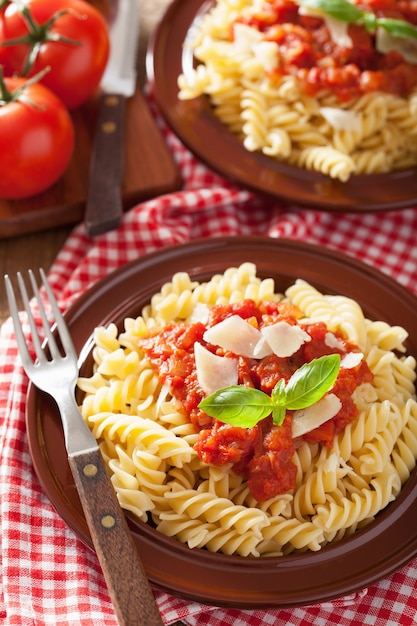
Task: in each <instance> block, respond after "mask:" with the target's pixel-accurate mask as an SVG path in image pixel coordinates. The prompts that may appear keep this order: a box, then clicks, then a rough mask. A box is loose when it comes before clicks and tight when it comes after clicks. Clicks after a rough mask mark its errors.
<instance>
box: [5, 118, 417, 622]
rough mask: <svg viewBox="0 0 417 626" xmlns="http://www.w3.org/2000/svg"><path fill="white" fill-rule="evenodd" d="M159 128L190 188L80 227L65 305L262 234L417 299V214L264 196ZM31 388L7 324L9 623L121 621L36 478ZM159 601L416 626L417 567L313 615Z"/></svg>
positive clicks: (66, 267) (255, 618) (164, 605)
mask: <svg viewBox="0 0 417 626" xmlns="http://www.w3.org/2000/svg"><path fill="white" fill-rule="evenodd" d="M159 123H160V125H161V129H162V132H163V133H164V134H165V138H166V141H167V143H168V144H169V146H170V148H171V150H172V151H173V153H174V155H175V157H176V159H177V161H178V163H179V166H180V168H181V171H182V174H183V177H184V181H185V182H184V189H183V190H182V191H181V192H178V193H172V194H169V195H166V196H164V197H162V198H157V199H155V200H151V201H148V202H145V203H143V204H142V205H140V206H137V207H135V208H134V209H133V210H131V211H129V212H128V213H127V214H126V215H125V218H124V221H123V224H122V225H121V226H120V228H119V229H118V230H116V231H113V232H111V233H108V234H106V235H103V236H101V237H99V238H97V239H96V240H92V239H89V238H88V237H87V236H86V234H85V230H84V226H83V225H79V226H77V227H76V228H75V229H74V231H73V232H72V234H71V235H70V236H69V239H68V241H67V242H66V244H65V245H64V247H63V249H62V250H61V252H60V254H59V255H58V258H57V259H56V261H55V263H54V265H53V267H52V268H51V270H50V272H49V278H50V281H51V284H52V287H53V289H54V291H55V293H56V294H57V297H58V300H59V304H60V306H61V307H62V309H66V308H67V307H68V306H69V305H70V304H72V303H73V302H74V301H75V300H76V299H77V298H78V297H79V296H80V294H82V293H83V292H84V291H85V290H86V289H88V288H89V287H91V285H93V284H94V283H95V282H96V281H97V280H99V279H100V278H103V277H104V276H106V275H107V274H109V272H111V271H112V270H114V269H116V268H117V267H120V266H121V265H123V264H124V263H127V262H128V261H131V260H133V259H137V258H138V257H141V256H142V255H144V254H146V253H148V252H151V251H154V250H157V249H160V248H162V247H164V246H167V245H171V244H179V243H184V242H187V241H190V240H192V239H195V238H197V237H217V236H221V235H248V234H263V235H269V236H271V237H275V238H280V237H281V238H283V237H284V238H291V239H295V240H300V241H306V242H311V243H315V244H318V245H320V246H326V247H328V248H333V249H336V250H339V251H342V252H344V253H346V254H348V255H350V256H353V257H356V258H359V259H362V260H363V261H364V262H365V263H369V264H370V265H373V266H374V267H377V268H379V269H380V270H381V271H383V272H385V273H387V274H390V275H391V276H392V277H394V278H395V279H396V280H397V281H399V282H400V283H402V284H403V285H405V287H407V288H408V289H410V290H411V291H414V292H415V293H417V245H416V234H417V209H415V208H410V209H407V210H402V211H396V212H392V213H390V212H388V213H381V214H378V213H372V214H366V215H362V214H360V215H359V214H358V215H356V214H347V215H341V214H335V213H329V212H320V211H316V210H305V209H299V208H297V207H288V206H285V205H284V204H282V203H280V202H278V201H273V200H268V201H265V200H261V199H260V198H258V197H256V196H255V195H253V194H252V193H249V192H248V191H245V190H241V189H237V188H235V187H233V186H232V185H231V184H230V183H228V182H226V181H225V180H223V179H222V178H221V177H219V176H218V175H216V174H214V173H213V172H212V171H210V170H208V169H207V168H206V167H205V166H203V165H202V164H201V163H199V162H197V160H196V159H195V158H194V157H193V156H192V155H191V154H190V153H189V152H188V151H187V150H186V149H185V148H184V147H183V146H182V145H181V144H180V142H179V141H178V139H177V138H176V137H175V136H173V135H172V133H170V132H169V131H168V129H167V128H166V127H165V126H164V124H163V122H162V120H159ZM27 382H28V381H27V379H26V377H25V375H24V373H23V371H22V368H21V365H20V361H19V359H18V356H17V348H16V343H15V340H14V335H13V330H12V324H11V321H10V320H8V321H6V323H5V324H4V325H3V327H2V329H1V339H0V459H1V462H0V497H1V500H0V505H1V509H0V526H1V528H0V537H1V546H2V553H1V562H0V569H1V578H0V583H1V582H2V588H1V589H0V623H1V624H3V625H4V626H12V625H13V626H35V625H36V626H44V625H45V626H46V625H51V626H52V625H53V626H58V625H62V624H65V625H68V626H80V625H81V626H116V625H117V622H116V618H115V616H114V612H113V608H112V605H111V602H110V598H109V595H108V592H107V588H106V585H105V581H104V578H103V575H102V573H101V570H100V566H99V564H98V560H97V558H96V556H95V554H94V553H93V552H92V551H90V550H89V549H87V548H86V547H85V546H84V545H83V544H82V543H81V541H80V540H79V539H78V538H77V537H76V536H75V535H74V534H73V532H72V531H71V530H70V529H69V528H68V527H67V526H66V524H65V523H64V521H63V520H62V519H61V518H60V517H59V516H58V515H57V513H56V512H55V510H54V508H53V506H52V504H51V503H50V502H49V500H48V498H47V497H46V496H45V495H44V494H43V493H42V490H41V488H40V486H39V483H38V481H37V479H36V477H35V475H34V471H33V467H32V464H31V459H30V455H29V451H28V442H27V437H26V434H25V424H24V412H25V395H26V390H27ZM416 523H417V520H416ZM178 575H179V576H180V575H181V573H180V572H179V573H178ZM155 595H156V598H157V601H158V605H159V609H160V611H161V614H162V616H163V619H164V622H165V623H166V624H174V623H175V622H176V621H177V620H182V622H184V623H185V624H187V625H189V626H203V625H206V624H209V625H210V626H226V625H229V624H230V625H233V626H239V625H240V626H243V625H249V626H260V625H261V624H274V625H278V626H284V625H293V626H301V625H308V624H312V625H313V624H314V625H315V626H317V625H324V624H326V625H330V626H332V625H336V624H337V625H339V626H359V625H363V624H366V625H371V626H372V625H378V626H382V625H383V624H400V623H401V624H403V625H404V626H407V625H410V626H411V624H415V623H416V622H417V561H414V562H411V563H410V564H408V565H407V566H405V567H403V568H402V569H401V570H400V571H398V572H396V573H395V574H393V575H392V576H390V577H389V578H386V579H384V580H382V581H380V582H379V583H378V584H376V585H374V586H372V587H369V588H368V589H364V590H363V591H362V592H360V593H357V594H354V595H352V596H349V597H345V598H340V599H338V600H335V601H333V602H327V603H324V604H316V605H314V606H308V607H304V608H294V609H285V610H268V611H261V610H256V611H249V610H238V609H236V610H232V609H222V608H216V607H209V606H206V605H204V604H198V603H194V602H188V601H186V600H183V599H180V598H177V597H175V596H173V595H172V596H171V595H169V594H167V593H163V592H161V591H159V590H156V589H155ZM144 626H146V625H144Z"/></svg>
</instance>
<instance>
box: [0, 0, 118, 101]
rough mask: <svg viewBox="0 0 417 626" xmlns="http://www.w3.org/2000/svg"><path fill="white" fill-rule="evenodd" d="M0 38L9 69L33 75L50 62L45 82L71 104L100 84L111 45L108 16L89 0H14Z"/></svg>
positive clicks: (5, 12) (7, 9)
mask: <svg viewBox="0 0 417 626" xmlns="http://www.w3.org/2000/svg"><path fill="white" fill-rule="evenodd" d="M0 41H1V46H2V47H3V48H4V50H3V51H2V55H1V56H2V57H3V59H4V62H5V68H6V70H8V69H9V68H11V69H12V71H13V73H15V74H17V75H20V76H27V77H30V76H34V75H35V74H37V73H38V72H40V71H41V70H43V69H44V68H45V67H49V68H50V71H49V72H48V73H47V74H46V75H45V77H44V78H43V79H42V82H43V84H44V85H46V86H47V87H49V88H50V89H51V90H52V91H53V92H54V93H55V94H56V95H57V96H58V97H59V98H61V100H62V101H63V103H64V104H65V106H66V107H67V108H70V109H71V108H74V107H77V106H79V105H80V104H82V103H83V102H85V101H86V100H88V99H89V98H90V96H91V95H92V94H93V93H94V91H95V90H96V89H97V86H98V85H99V83H100V80H101V77H102V75H103V73H104V70H105V67H106V64H107V59H108V55H109V49H110V42H109V33H108V27H107V22H106V20H105V18H104V17H103V15H102V14H101V13H100V12H99V11H98V10H97V9H95V8H94V7H93V6H92V5H91V4H88V3H87V2H85V1H84V0H25V2H24V3H23V2H22V1H21V0H17V1H16V0H14V1H12V2H10V3H9V4H8V5H7V6H6V7H5V8H4V9H3V11H2V15H1V18H0ZM12 41H15V42H16V43H14V44H12V43H11V42H12ZM4 44H7V45H4Z"/></svg>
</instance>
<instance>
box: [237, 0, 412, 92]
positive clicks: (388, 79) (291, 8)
mask: <svg viewBox="0 0 417 626" xmlns="http://www.w3.org/2000/svg"><path fill="white" fill-rule="evenodd" d="M355 4H356V5H357V6H358V8H359V9H360V10H362V11H366V12H371V13H374V14H376V15H377V16H378V17H389V18H394V19H399V20H403V21H407V22H409V23H411V24H413V25H417V5H416V3H415V2H408V1H407V0H362V1H358V2H356V3H355ZM236 21H238V22H241V23H245V24H247V25H249V26H251V27H253V28H256V29H257V30H259V31H260V32H262V33H263V35H264V39H265V40H266V41H274V42H276V44H277V46H278V47H279V51H280V65H279V68H278V69H277V70H276V71H275V72H274V73H273V74H271V75H270V78H271V79H272V80H273V79H274V74H275V76H281V75H284V74H292V75H294V76H296V77H297V78H298V79H299V81H300V84H301V85H302V89H303V91H304V92H305V93H307V94H308V95H312V96H314V95H316V94H317V93H318V92H320V91H322V90H323V89H326V90H330V91H332V92H333V93H334V94H335V95H336V96H337V98H338V99H339V100H340V101H341V102H346V101H349V100H351V99H352V98H354V97H356V96H360V95H362V94H366V93H370V92H374V91H383V92H386V93H392V94H396V95H399V96H403V97H405V96H407V94H409V93H410V91H411V90H412V89H413V87H415V85H416V84H417V66H416V65H415V64H413V63H409V62H407V61H406V60H405V59H404V57H403V56H402V54H401V53H400V52H397V51H393V50H392V51H390V52H388V53H386V54H382V53H380V52H378V51H377V50H376V47H375V35H374V34H373V33H370V32H368V31H367V30H366V29H365V28H364V27H363V26H362V25H358V24H349V25H348V35H349V37H350V39H351V41H352V46H341V45H338V44H337V43H335V41H333V39H332V37H331V34H330V31H329V29H328V27H327V25H326V23H325V20H323V19H321V18H319V17H316V16H314V17H312V16H307V15H302V14H300V12H299V9H298V6H297V4H296V3H295V2H293V0H271V1H270V2H265V3H264V5H263V8H262V10H261V11H259V13H257V14H256V15H255V16H250V17H240V18H238V20H236ZM413 42H415V40H413Z"/></svg>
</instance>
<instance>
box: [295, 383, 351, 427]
mask: <svg viewBox="0 0 417 626" xmlns="http://www.w3.org/2000/svg"><path fill="white" fill-rule="evenodd" d="M341 408H342V402H341V401H340V400H339V398H338V397H337V396H336V395H335V394H334V393H329V394H327V395H325V396H323V398H321V400H319V401H318V402H315V403H314V404H312V405H311V406H308V407H306V408H305V409H299V410H298V411H294V414H293V418H292V436H293V437H301V435H305V434H306V433H309V432H310V431H311V430H314V429H315V428H318V427H319V426H321V425H322V424H324V423H325V422H327V421H328V420H330V419H332V417H334V416H335V415H337V413H338V412H339V411H340V409H341Z"/></svg>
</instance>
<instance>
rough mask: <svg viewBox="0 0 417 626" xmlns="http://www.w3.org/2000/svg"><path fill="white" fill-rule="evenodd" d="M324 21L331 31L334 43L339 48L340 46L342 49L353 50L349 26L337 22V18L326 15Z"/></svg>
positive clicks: (345, 23) (339, 21)
mask: <svg viewBox="0 0 417 626" xmlns="http://www.w3.org/2000/svg"><path fill="white" fill-rule="evenodd" d="M323 19H324V21H325V22H326V26H327V28H328V29H329V33H330V37H331V38H332V41H333V42H334V43H335V44H336V45H337V46H340V47H341V48H353V42H352V39H351V38H350V36H349V33H348V28H349V24H348V23H347V22H342V21H341V20H337V19H336V18H335V17H331V16H330V15H325V16H324V17H323Z"/></svg>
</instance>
